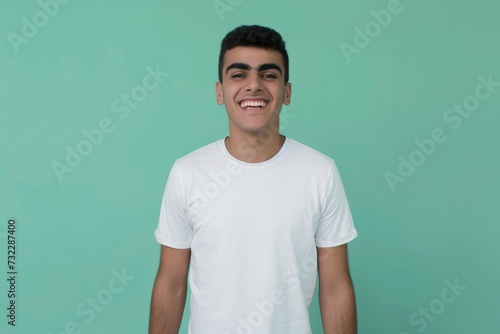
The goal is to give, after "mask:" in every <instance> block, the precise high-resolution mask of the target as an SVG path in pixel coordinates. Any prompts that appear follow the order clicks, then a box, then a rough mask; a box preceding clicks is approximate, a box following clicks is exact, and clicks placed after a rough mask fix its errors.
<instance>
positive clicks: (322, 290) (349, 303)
mask: <svg viewBox="0 0 500 334" xmlns="http://www.w3.org/2000/svg"><path fill="white" fill-rule="evenodd" d="M317 250H318V274H319V306H320V310H321V320H322V322H323V330H324V333H325V334H356V333H357V319H356V300H355V297H354V288H353V284H352V281H351V275H350V274H349V264H348V260H347V244H344V245H340V246H336V247H327V248H322V247H317Z"/></svg>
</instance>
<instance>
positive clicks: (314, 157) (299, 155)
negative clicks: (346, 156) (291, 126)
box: [289, 138, 334, 167]
mask: <svg viewBox="0 0 500 334" xmlns="http://www.w3.org/2000/svg"><path fill="white" fill-rule="evenodd" d="M289 139H290V144H291V146H292V147H293V150H292V152H293V157H294V158H295V159H300V160H301V161H304V162H306V163H308V164H313V165H317V164H321V165H324V166H327V167H329V166H331V165H332V164H333V163H334V160H333V158H332V157H330V156H328V155H326V154H325V153H322V152H320V151H319V150H317V149H315V148H312V147H311V146H308V145H306V144H303V143H301V142H299V141H297V140H295V139H291V138H289Z"/></svg>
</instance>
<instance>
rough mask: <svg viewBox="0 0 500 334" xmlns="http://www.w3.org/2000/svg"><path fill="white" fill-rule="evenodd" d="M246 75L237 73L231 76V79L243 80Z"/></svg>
mask: <svg viewBox="0 0 500 334" xmlns="http://www.w3.org/2000/svg"><path fill="white" fill-rule="evenodd" d="M244 76H245V75H244V74H243V73H236V74H233V75H232V76H231V78H243V77H244Z"/></svg>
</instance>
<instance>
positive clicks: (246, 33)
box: [219, 25, 289, 83]
mask: <svg viewBox="0 0 500 334" xmlns="http://www.w3.org/2000/svg"><path fill="white" fill-rule="evenodd" d="M237 46H254V47H258V48H263V49H268V50H276V51H278V52H279V53H281V56H282V57H283V64H284V66H285V83H288V79H289V74H288V68H289V67H288V53H287V52H286V49H285V41H284V40H283V38H281V35H280V34H279V33H278V32H277V31H275V30H274V29H271V28H268V27H263V26H258V25H251V26H247V25H242V26H239V27H237V28H236V29H234V30H232V31H230V32H229V33H228V34H227V35H226V37H224V39H223V40H222V43H221V47H220V55H219V81H220V82H221V83H222V70H223V69H222V66H224V55H225V54H226V52H227V51H228V50H231V49H233V48H235V47H237Z"/></svg>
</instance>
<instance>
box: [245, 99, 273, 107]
mask: <svg viewBox="0 0 500 334" xmlns="http://www.w3.org/2000/svg"><path fill="white" fill-rule="evenodd" d="M265 106H267V103H266V101H248V100H246V101H242V102H241V107H242V108H246V107H265Z"/></svg>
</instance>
